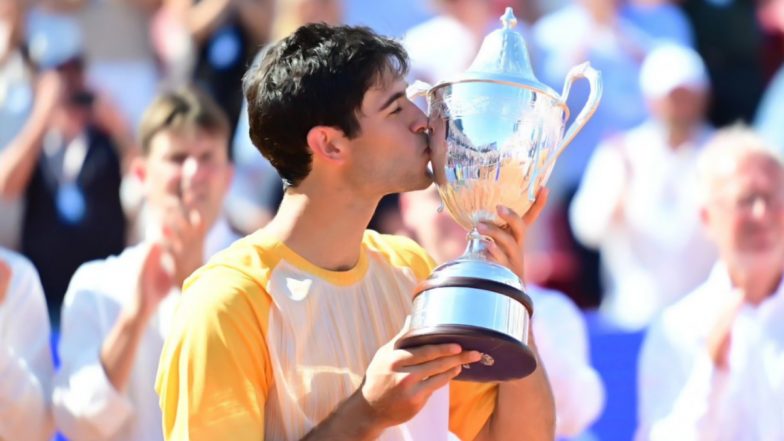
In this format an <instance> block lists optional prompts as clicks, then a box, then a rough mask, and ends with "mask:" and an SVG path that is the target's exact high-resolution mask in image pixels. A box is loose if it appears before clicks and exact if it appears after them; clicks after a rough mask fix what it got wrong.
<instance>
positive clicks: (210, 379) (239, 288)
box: [156, 230, 497, 441]
mask: <svg viewBox="0 0 784 441" xmlns="http://www.w3.org/2000/svg"><path fill="white" fill-rule="evenodd" d="M433 266H434V265H433V262H432V260H431V259H430V258H429V257H428V256H427V255H426V253H425V252H424V250H422V248H420V247H419V246H418V245H416V244H415V243H414V242H412V241H410V240H408V239H405V238H402V237H396V236H386V235H381V234H378V233H376V232H373V231H367V232H366V233H365V235H364V238H363V241H362V248H361V252H360V258H359V262H358V263H357V265H356V266H355V267H354V268H353V269H351V270H348V271H340V272H335V271H327V270H324V269H322V268H319V267H317V266H315V265H314V264H312V263H310V262H308V261H307V260H305V259H304V258H302V257H301V256H299V255H297V254H296V253H294V252H293V251H292V250H291V249H290V248H288V247H287V246H286V245H285V244H284V243H282V242H281V241H279V240H277V239H276V238H274V237H271V236H270V235H268V234H267V233H266V232H265V231H263V230H262V231H259V232H257V233H255V234H252V235H250V236H248V237H246V238H245V239H242V240H240V241H238V242H236V243H235V244H234V245H233V246H232V247H230V248H229V249H227V250H225V251H224V252H222V253H221V254H218V255H217V256H215V257H214V258H213V259H212V260H210V262H209V263H208V264H207V265H205V266H204V267H202V268H201V269H199V270H198V271H197V272H195V273H194V274H193V275H192V276H191V277H190V278H189V279H188V280H187V281H186V283H185V287H184V291H183V298H182V299H181V303H180V305H179V307H178V308H179V309H178V311H177V313H176V316H175V319H174V323H173V327H172V329H171V333H170V335H169V337H168V339H167V341H166V343H165V346H164V348H163V353H162V355H161V361H160V365H159V368H158V378H157V382H156V390H157V391H158V394H159V396H160V404H161V409H162V411H163V429H164V435H165V437H166V439H169V440H185V439H190V440H211V439H231V440H238V441H241V440H253V441H258V440H259V439H269V440H296V439H300V438H301V437H303V436H304V435H306V434H307V433H308V432H309V431H310V430H311V429H312V428H313V427H315V426H316V425H317V424H318V423H319V422H320V421H322V420H323V419H324V418H326V417H327V416H328V415H329V414H330V413H331V412H332V411H333V410H334V409H335V407H336V406H337V405H338V404H339V403H340V402H341V401H343V400H344V399H346V398H347V397H348V396H349V395H351V394H352V393H353V392H354V391H355V390H356V389H357V388H358V387H359V386H360V383H361V381H362V378H363V376H364V373H365V370H366V368H367V366H368V364H369V363H370V360H371V359H372V357H373V355H374V354H375V352H376V350H377V349H378V348H379V347H381V346H382V345H384V344H385V343H387V342H388V341H389V340H391V339H392V338H393V337H394V336H395V335H396V334H397V332H398V331H399V330H400V328H401V327H402V325H403V322H404V320H405V317H406V315H407V314H409V312H410V310H411V303H412V294H413V292H414V286H415V284H416V283H417V282H418V281H419V280H422V279H423V278H425V277H427V275H428V274H429V273H430V272H431V270H432V269H433ZM496 395H497V387H496V386H494V385H490V384H476V383H464V382H453V383H452V384H451V385H450V387H449V388H444V389H443V390H442V391H438V392H437V393H435V394H434V395H433V396H432V397H431V399H430V400H429V401H428V404H427V405H426V406H425V408H424V409H423V410H422V412H420V413H419V414H418V415H417V416H416V417H415V418H414V419H412V420H411V421H409V422H407V423H406V424H403V425H400V426H396V427H392V428H389V429H388V430H386V431H385V432H384V434H383V435H382V436H381V438H380V439H382V440H420V439H427V440H446V439H448V436H449V433H450V432H451V433H452V434H454V435H457V436H458V437H459V438H460V439H462V440H471V439H473V438H475V437H476V435H477V434H478V433H479V431H480V429H481V428H482V426H483V425H484V424H485V422H486V421H487V419H488V418H489V416H490V414H491V413H492V412H493V410H494V408H495V402H496Z"/></svg>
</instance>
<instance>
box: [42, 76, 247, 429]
mask: <svg viewBox="0 0 784 441" xmlns="http://www.w3.org/2000/svg"><path fill="white" fill-rule="evenodd" d="M229 133H230V128H229V123H228V120H227V118H226V116H225V115H224V114H223V113H222V111H221V110H219V108H218V107H217V105H216V104H215V103H214V102H213V101H212V100H211V99H209V98H207V97H206V96H205V95H204V94H202V93H199V92H198V91H197V90H195V89H184V90H182V91H177V92H169V93H165V94H163V95H161V96H160V97H158V98H157V99H156V100H155V101H154V102H153V104H152V105H151V106H150V107H149V108H148V109H147V111H146V113H145V114H144V116H143V118H142V125H141V130H140V137H141V141H142V150H143V157H141V158H138V159H136V160H135V162H134V164H133V165H132V170H133V172H134V173H135V174H136V176H137V177H138V178H139V179H140V181H141V182H142V183H143V186H144V192H145V197H146V199H147V202H148V204H149V208H150V215H151V216H150V218H151V220H152V221H151V222H150V225H148V228H147V235H146V237H145V240H144V241H143V243H141V244H140V245H137V246H133V247H130V248H127V249H126V250H125V251H123V252H122V253H121V254H120V255H118V256H116V257H110V258H108V259H106V260H101V261H95V262H91V263H87V264H85V265H83V266H82V267H80V268H79V270H78V271H77V272H76V274H75V275H74V277H73V279H72V280H71V284H70V286H69V288H68V292H67V293H66V296H65V301H64V304H63V312H62V334H61V339H60V346H59V349H60V356H61V359H62V368H61V370H60V371H59V372H58V374H57V376H56V378H55V387H54V393H53V406H54V416H55V420H56V422H57V425H58V428H59V429H60V430H61V431H62V432H63V433H64V434H65V435H66V436H67V437H68V438H69V439H71V440H84V439H89V440H144V441H151V440H156V439H163V435H162V431H161V427H162V423H161V415H160V409H159V406H158V398H157V396H156V394H155V391H154V389H153V387H154V382H155V374H156V370H157V366H158V358H159V355H160V351H161V348H162V345H163V340H164V338H165V335H166V332H167V328H168V325H169V323H170V318H171V314H172V312H173V308H174V306H175V304H176V301H177V297H178V294H179V289H178V287H180V286H181V285H182V282H183V280H184V279H185V278H186V277H187V276H188V275H190V273H191V272H192V271H193V270H195V269H196V268H198V267H199V266H201V265H202V264H203V262H204V258H205V257H208V256H210V255H211V254H213V253H214V252H216V251H218V250H219V249H221V248H223V247H225V246H227V245H229V243H230V242H231V241H233V240H234V238H235V236H234V235H233V233H231V231H230V230H229V228H228V226H227V225H226V222H225V221H224V220H223V219H222V216H221V207H222V203H223V199H224V196H225V194H226V191H227V189H228V186H229V183H230V181H231V176H232V167H231V165H230V163H229V162H228V155H227V152H228V140H229Z"/></svg>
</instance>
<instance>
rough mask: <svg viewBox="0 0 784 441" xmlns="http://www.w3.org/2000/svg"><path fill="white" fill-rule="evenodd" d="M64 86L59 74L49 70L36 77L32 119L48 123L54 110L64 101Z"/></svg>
mask: <svg viewBox="0 0 784 441" xmlns="http://www.w3.org/2000/svg"><path fill="white" fill-rule="evenodd" d="M65 91H66V84H65V80H64V79H63V76H62V74H61V73H59V72H57V71H54V70H51V71H46V72H44V73H42V74H41V76H40V77H38V81H37V84H36V90H35V104H34V106H33V115H32V116H33V117H36V118H41V119H43V120H46V121H48V120H49V118H51V115H52V113H53V112H54V110H55V109H56V108H57V107H58V106H60V105H61V104H62V103H63V101H64V100H65Z"/></svg>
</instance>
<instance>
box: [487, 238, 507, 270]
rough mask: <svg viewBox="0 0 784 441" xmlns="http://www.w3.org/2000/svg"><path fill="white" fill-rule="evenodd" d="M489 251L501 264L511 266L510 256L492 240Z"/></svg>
mask: <svg viewBox="0 0 784 441" xmlns="http://www.w3.org/2000/svg"><path fill="white" fill-rule="evenodd" d="M487 252H488V253H490V257H491V258H492V259H493V260H494V261H495V262H496V263H498V264H499V265H502V266H505V267H507V268H509V265H510V262H509V257H507V255H506V254H505V253H504V252H503V250H501V248H499V247H498V245H496V244H495V242H490V244H488V246H487Z"/></svg>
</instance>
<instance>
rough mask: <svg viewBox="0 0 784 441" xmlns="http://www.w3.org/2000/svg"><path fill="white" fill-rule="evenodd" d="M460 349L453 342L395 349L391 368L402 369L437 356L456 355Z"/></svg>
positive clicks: (431, 359)
mask: <svg viewBox="0 0 784 441" xmlns="http://www.w3.org/2000/svg"><path fill="white" fill-rule="evenodd" d="M461 351H462V348H460V345H458V344H454V343H448V344H442V345H424V346H419V347H416V348H408V349H397V350H396V351H395V354H394V357H395V362H394V363H393V365H392V367H393V369H402V368H405V367H408V366H415V365H418V364H422V363H427V362H429V361H433V360H436V359H438V358H443V357H448V356H450V355H457V354H459V353H460V352H461Z"/></svg>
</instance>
